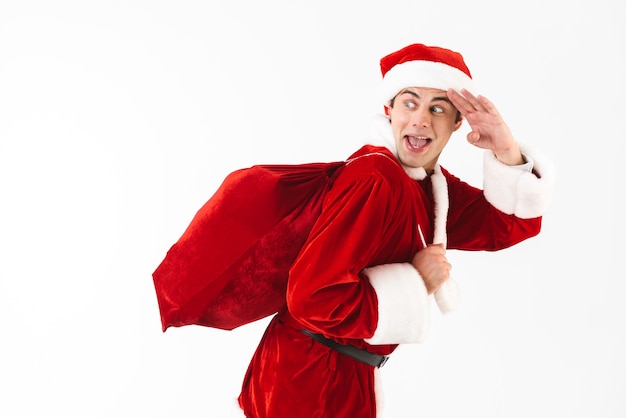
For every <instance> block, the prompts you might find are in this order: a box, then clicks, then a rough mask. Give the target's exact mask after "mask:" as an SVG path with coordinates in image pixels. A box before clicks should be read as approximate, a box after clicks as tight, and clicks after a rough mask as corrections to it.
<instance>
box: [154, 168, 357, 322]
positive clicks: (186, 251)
mask: <svg viewBox="0 0 626 418" xmlns="http://www.w3.org/2000/svg"><path fill="white" fill-rule="evenodd" d="M344 165H345V162H332V163H310V164H300V165H256V166H253V167H250V168H245V169H241V170H238V171H235V172H233V173H231V174H229V175H228V176H227V177H226V179H225V180H224V182H223V183H222V185H221V186H220V188H219V189H218V190H217V191H216V192H215V194H214V195H213V196H212V197H211V198H210V199H209V201H208V202H207V203H205V204H204V206H203V207H202V208H201V209H200V210H199V211H198V213H197V214H196V215H195V216H194V218H193V220H192V221H191V223H190V225H189V226H188V227H187V229H186V230H185V232H184V233H183V235H182V236H181V237H180V239H179V240H178V241H177V242H176V243H175V244H174V245H173V246H172V248H171V249H170V250H169V251H168V252H167V255H166V256H165V259H164V260H163V261H162V262H161V264H160V265H159V266H158V268H157V269H156V271H155V272H154V273H153V280H154V286H155V289H156V294H157V300H158V304H159V310H160V313H161V323H162V326H163V331H165V330H166V329H167V328H168V327H171V326H174V327H180V326H184V325H202V326H207V327H213V328H220V329H226V330H231V329H233V328H236V327H238V326H241V325H244V324H247V323H250V322H253V321H256V320H258V319H261V318H264V317H266V316H268V315H272V314H273V313H276V312H277V311H278V310H279V309H280V308H281V307H283V306H284V304H285V293H286V288H287V277H288V273H289V268H290V267H291V264H292V263H293V261H294V260H295V258H296V256H297V255H298V253H299V251H300V248H301V247H302V245H303V244H304V242H305V240H306V238H307V236H308V234H309V232H310V231H311V228H312V227H313V223H314V222H315V220H316V219H317V217H318V216H319V214H320V210H321V203H322V198H323V196H324V193H325V192H326V190H327V189H328V187H329V185H330V183H331V181H332V179H333V175H334V174H335V173H336V172H337V169H338V168H340V167H342V166H344Z"/></svg>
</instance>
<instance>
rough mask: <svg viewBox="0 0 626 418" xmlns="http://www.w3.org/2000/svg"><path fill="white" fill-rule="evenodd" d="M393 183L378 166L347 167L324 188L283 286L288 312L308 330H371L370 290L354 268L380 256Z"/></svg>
mask: <svg viewBox="0 0 626 418" xmlns="http://www.w3.org/2000/svg"><path fill="white" fill-rule="evenodd" d="M355 165H356V164H355ZM394 189H396V190H394ZM397 189H398V186H397V185H394V184H393V182H392V181H389V180H387V178H386V177H385V176H384V175H383V174H382V173H380V172H367V173H366V172H364V170H358V169H356V170H355V169H353V168H352V167H351V169H346V170H345V171H344V173H342V175H341V176H340V177H339V178H338V179H337V181H336V182H335V184H334V186H333V188H332V189H331V190H330V191H329V192H328V194H327V196H326V198H325V202H324V206H323V209H322V213H321V215H320V217H319V219H318V221H317V223H316V224H315V226H314V227H313V230H312V232H311V234H310V236H309V239H308V240H307V242H306V243H305V245H304V247H303V250H302V251H301V253H300V255H299V256H298V258H297V259H296V261H295V263H294V265H293V267H292V269H291V271H290V276H289V281H288V287H287V305H288V308H289V311H290V314H291V315H292V316H293V317H294V318H295V319H296V320H297V321H298V322H300V323H301V324H302V325H303V326H305V327H307V328H308V329H309V330H311V331H314V332H320V333H323V334H325V335H327V336H335V337H340V338H346V339H363V338H368V337H371V336H372V335H373V334H374V331H375V329H376V325H377V322H378V314H377V300H376V294H375V291H374V289H373V288H372V286H371V285H370V283H369V282H368V280H367V278H366V277H365V276H364V275H362V274H360V272H361V271H362V270H363V269H364V268H365V267H368V266H370V265H372V263H377V262H380V260H382V259H381V257H382V256H383V255H382V252H384V251H385V248H386V245H385V244H386V242H387V241H389V239H390V237H392V235H393V233H392V232H390V231H392V230H393V229H394V226H393V225H392V222H390V220H392V219H394V215H395V213H396V212H397V208H398V205H397V203H396V202H397V201H398V193H399V190H397ZM394 195H395V196H394Z"/></svg>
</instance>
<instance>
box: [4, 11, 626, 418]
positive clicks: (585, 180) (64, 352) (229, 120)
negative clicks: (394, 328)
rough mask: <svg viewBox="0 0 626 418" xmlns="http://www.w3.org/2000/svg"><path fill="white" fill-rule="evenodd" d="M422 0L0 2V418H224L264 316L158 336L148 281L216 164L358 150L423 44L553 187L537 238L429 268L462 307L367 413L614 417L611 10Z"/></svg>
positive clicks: (616, 118)
mask: <svg viewBox="0 0 626 418" xmlns="http://www.w3.org/2000/svg"><path fill="white" fill-rule="evenodd" d="M424 3H425V2H417V1H393V0H387V1H379V2H375V1H365V2H363V1H345V2H339V1H332V2H331V1H318V2H303V1H275V0H270V1H263V2H255V1H252V0H248V1H232V2H225V1H208V0H207V1H185V0H183V1H177V2H173V1H136V0H129V1H106V2H105V1H93V2H82V1H69V0H62V1H56V2H46V1H39V2H36V1H19V2H18V1H8V0H2V1H1V2H0V199H1V204H0V318H2V331H1V332H0V339H1V340H0V415H1V416H3V417H11V418H14V417H15V418H17V417H20V418H21V417H36V416H64V417H136V416H142V417H154V418H157V417H217V418H220V417H227V416H228V412H227V411H228V408H229V406H230V402H231V399H232V398H234V397H236V396H237V394H238V390H239V387H240V384H241V380H242V378H243V374H244V372H245V369H246V367H247V364H248V361H249V359H250V356H251V355H252V352H253V351H254V349H255V348H256V345H257V342H258V340H259V338H260V337H261V334H262V332H263V330H264V326H265V324H266V323H267V320H262V321H259V322H257V323H254V324H250V325H247V326H244V327H242V328H240V329H237V330H235V331H232V332H226V331H219V330H214V329H208V328H200V327H183V328H179V329H171V330H168V331H167V332H166V333H162V332H161V328H160V319H159V312H158V307H157V303H156V297H155V294H154V288H153V285H152V278H151V274H152V272H153V271H154V269H155V268H156V267H157V265H158V264H159V263H160V262H161V260H162V259H163V257H164V256H165V252H166V251H167V250H168V249H169V247H170V246H171V245H172V244H173V243H174V242H175V241H176V240H177V239H178V237H179V236H180V234H182V232H183V230H184V228H185V227H186V226H187V225H188V223H189V221H190V220H191V217H192V216H193V215H194V214H195V212H196V211H197V210H198V209H199V208H200V206H201V205H202V204H203V203H204V202H205V201H206V200H207V199H208V198H209V197H210V195H211V194H212V193H213V192H214V191H215V190H216V188H217V187H218V186H219V184H220V183H221V181H222V180H223V178H224V177H225V175H226V174H228V173H229V172H231V171H233V170H235V169H238V168H242V167H247V166H250V165H252V164H257V163H301V162H312V161H334V160H341V159H344V158H346V157H348V156H349V155H350V154H351V153H352V152H353V151H355V150H356V149H357V148H358V147H360V145H361V144H362V142H363V140H364V138H365V136H366V135H367V132H368V128H369V120H370V118H371V117H372V116H373V114H374V113H377V112H380V110H382V105H381V103H380V99H379V87H380V74H379V69H378V61H379V59H380V58H381V57H382V56H384V55H385V54H387V53H389V52H392V51H394V50H396V49H399V48H401V47H403V46H405V45H407V44H410V43H414V42H421V43H426V44H430V45H439V46H444V47H448V48H451V49H455V50H458V51H460V52H462V53H463V55H464V56H465V58H466V61H467V63H468V66H469V67H470V69H471V70H472V73H473V75H474V78H475V80H476V82H477V84H478V86H479V89H480V90H481V93H482V94H484V95H485V96H487V97H488V98H490V99H491V100H492V101H493V102H494V103H495V104H496V106H497V107H498V109H499V110H500V112H501V113H502V114H503V116H504V117H505V119H506V120H507V122H508V123H509V125H510V126H511V128H512V130H513V132H514V133H515V135H516V136H517V137H518V139H519V140H520V142H522V143H525V144H527V145H531V146H533V147H537V148H540V149H541V150H542V151H543V152H545V153H546V154H548V155H549V156H550V157H551V158H552V159H553V160H554V162H555V165H556V167H557V169H558V172H559V184H558V188H557V193H556V196H555V201H554V205H553V207H552V209H551V211H550V212H549V214H548V215H546V216H545V218H544V229H543V231H542V233H541V234H540V235H539V237H537V238H534V239H531V240H529V241H527V242H524V243H522V244H520V245H518V246H516V247H514V248H511V249H509V250H506V251H502V252H499V253H494V254H487V253H471V254H461V253H457V252H451V253H450V255H449V258H450V259H451V261H452V263H453V265H454V271H453V274H454V276H455V278H456V279H457V280H458V282H459V285H460V286H461V294H462V299H463V302H462V307H461V310H460V311H459V312H457V313H454V314H453V315H451V316H445V317H443V316H441V315H440V314H438V312H437V311H436V310H433V312H434V315H433V316H434V319H433V324H432V328H431V335H430V338H429V340H428V341H427V342H426V343H425V344H422V345H415V346H401V347H400V348H399V349H398V350H397V351H396V353H394V355H393V357H392V359H391V360H390V361H389V362H388V363H387V365H386V366H385V368H383V369H382V376H383V381H384V383H385V393H386V411H387V413H388V414H387V416H390V417H397V418H398V417H407V418H408V417H430V418H448V417H458V416H480V417H484V418H501V417H507V418H516V417H528V416H533V417H603V418H621V417H624V416H626V401H624V394H625V393H626V360H625V359H624V355H623V353H624V352H626V342H625V341H624V337H625V336H626V332H625V327H624V318H626V308H625V307H624V306H625V305H624V304H623V299H624V296H623V295H624V294H626V286H625V285H624V279H626V277H625V275H624V272H623V270H622V269H621V263H619V265H618V263H617V261H618V260H617V258H618V257H621V256H622V255H623V253H624V244H623V242H624V241H623V238H622V236H623V232H624V231H623V230H624V227H623V222H622V220H621V218H620V217H618V214H621V213H623V211H624V204H623V194H624V188H623V179H624V174H623V171H622V169H621V168H619V167H618V166H617V164H618V158H620V160H621V158H622V155H623V150H624V146H623V143H624V129H623V126H622V125H623V124H622V123H621V120H622V119H623V115H624V112H625V111H626V108H625V106H624V97H625V96H626V91H625V87H624V74H626V66H625V63H624V55H625V51H626V48H625V47H626V45H625V42H624V39H626V37H625V33H624V29H623V25H622V22H623V21H624V18H625V17H626V16H624V12H623V7H621V5H620V4H619V2H617V1H608V0H599V1H594V2H591V1H568V2H565V1H553V2H551V1H529V2H518V3H517V4H509V3H506V2H499V1H495V0H493V1H487V0H478V1H476V2H464V1H456V0H455V1H450V2H439V3H437V2H430V3H428V4H424ZM444 3H445V4H444ZM461 131H462V132H459V133H457V134H455V136H454V137H453V138H455V139H453V140H452V141H451V144H450V146H449V148H448V149H447V150H446V151H445V153H444V155H443V156H442V160H441V163H442V165H443V166H445V167H446V168H448V169H449V170H451V171H452V172H453V173H455V174H457V175H459V176H460V177H462V178H464V179H466V180H467V181H468V182H470V183H472V184H475V185H477V186H480V185H481V158H482V153H481V151H479V150H476V149H473V148H472V147H471V146H469V145H467V143H466V142H465V138H464V137H465V134H466V133H467V132H468V129H467V126H465V127H464V128H462V129H461ZM303 416H305V415H303Z"/></svg>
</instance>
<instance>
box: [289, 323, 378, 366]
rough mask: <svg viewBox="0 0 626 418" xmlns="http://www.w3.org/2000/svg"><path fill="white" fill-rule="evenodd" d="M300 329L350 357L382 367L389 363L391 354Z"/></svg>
mask: <svg viewBox="0 0 626 418" xmlns="http://www.w3.org/2000/svg"><path fill="white" fill-rule="evenodd" d="M300 331H302V332H303V333H304V334H306V335H308V336H309V337H311V338H313V339H314V340H315V341H317V342H319V343H322V344H324V345H325V346H327V347H330V348H332V349H333V350H335V351H337V352H339V353H341V354H344V355H346V356H348V357H351V358H353V359H355V360H358V361H360V362H361V363H365V364H369V365H370V366H374V367H379V368H380V367H383V366H384V365H385V363H387V360H389V356H381V355H378V354H372V353H370V352H369V351H366V350H363V349H360V348H356V347H355V346H353V345H344V344H339V343H338V342H336V341H333V340H329V339H328V338H326V337H324V336H323V335H320V334H314V333H312V332H311V331H307V330H305V329H301V330H300Z"/></svg>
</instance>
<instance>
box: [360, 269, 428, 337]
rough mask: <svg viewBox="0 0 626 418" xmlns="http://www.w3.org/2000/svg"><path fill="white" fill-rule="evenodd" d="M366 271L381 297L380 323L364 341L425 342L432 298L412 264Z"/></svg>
mask: <svg viewBox="0 0 626 418" xmlns="http://www.w3.org/2000/svg"><path fill="white" fill-rule="evenodd" d="M364 273H365V274H366V275H367V277H368V278H369V281H370V283H371V285H372V287H373V288H374V290H375V291H376V296H377V298H378V325H377V327H376V331H375V332H374V335H373V336H372V338H368V339H365V342H367V343H368V344H372V345H378V344H403V343H419V342H423V341H424V340H425V339H426V336H427V335H428V328H429V324H430V318H429V299H428V291H427V290H426V286H425V285H424V281H423V280H422V278H421V276H420V275H419V273H418V272H417V270H416V269H415V268H414V267H413V266H412V265H411V264H409V263H393V264H383V265H380V266H375V267H372V268H368V269H365V271H364Z"/></svg>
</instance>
